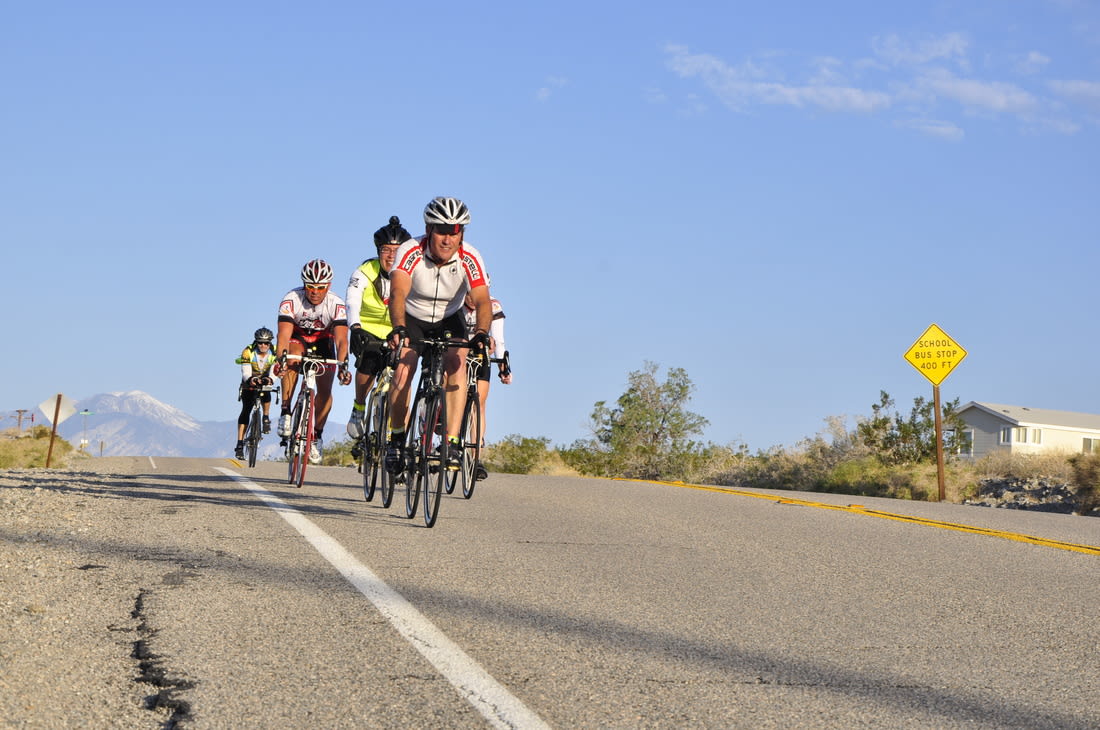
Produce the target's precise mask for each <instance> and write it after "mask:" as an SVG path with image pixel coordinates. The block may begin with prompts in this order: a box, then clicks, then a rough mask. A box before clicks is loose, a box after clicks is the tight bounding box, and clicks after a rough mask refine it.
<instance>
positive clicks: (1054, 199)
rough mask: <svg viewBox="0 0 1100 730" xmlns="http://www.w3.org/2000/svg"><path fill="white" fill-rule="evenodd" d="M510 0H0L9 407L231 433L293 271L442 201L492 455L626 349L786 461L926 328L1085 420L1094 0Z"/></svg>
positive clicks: (923, 390) (1097, 196) (1099, 32)
mask: <svg viewBox="0 0 1100 730" xmlns="http://www.w3.org/2000/svg"><path fill="white" fill-rule="evenodd" d="M525 5H527V4H523V3H495V2H471V3H463V4H457V5H456V4H454V3H434V2H429V3H405V4H401V3H388V4H377V3H358V2H321V3H311V4H303V3H292V2H262V3H261V2H230V3H225V2H218V3H214V2H193V3H186V4H174V5H169V4H166V3H144V2H128V3H127V2H110V1H109V0H108V1H105V2H102V3H94V4H93V3H77V2H42V3H5V4H3V5H0V38H2V40H0V89H2V90H3V91H2V92H0V93H2V94H3V99H2V106H0V170H2V172H0V240H2V241H3V247H2V248H3V253H2V254H0V256H2V259H0V260H2V262H3V268H2V270H3V272H4V275H5V279H6V287H5V288H6V291H7V294H8V296H7V301H8V305H7V306H8V312H9V315H8V316H9V321H10V322H11V323H12V325H11V326H10V327H9V331H8V350H7V351H8V354H9V357H8V358H7V360H6V365H5V366H4V372H5V377H4V378H3V379H2V381H0V410H12V409H15V408H24V407H34V406H35V404H37V403H39V402H41V401H42V400H44V399H45V398H47V397H49V396H50V395H52V394H53V393H56V392H58V391H62V392H64V393H65V394H66V395H69V396H70V397H73V398H74V399H80V398H85V397H88V396H91V395H93V394H96V393H100V392H108V391H118V390H132V389H138V390H144V391H146V392H148V393H150V394H151V395H153V396H154V397H156V398H158V399H160V400H162V401H164V402H167V403H169V404H171V405H174V406H176V407H179V408H182V409H183V410H185V411H187V412H188V413H190V414H191V415H193V416H195V417H196V418H198V419H200V420H231V419H234V418H235V417H236V412H237V407H238V406H237V403H236V400H235V395H236V378H237V370H236V366H235V365H234V364H233V358H234V357H235V356H236V355H237V353H238V352H239V350H240V348H241V346H243V345H244V344H245V343H246V342H247V341H248V339H249V338H250V336H251V332H252V331H253V330H254V329H255V328H256V327H259V326H261V325H267V326H274V322H275V316H276V309H277V306H278V303H279V300H280V298H281V296H282V294H283V293H284V292H286V291H287V290H288V289H290V288H291V287H293V286H295V285H297V275H298V270H299V269H300V267H301V265H302V264H303V263H304V262H305V261H306V260H308V259H310V258H313V257H323V258H325V259H327V260H328V261H330V262H331V263H332V264H333V265H334V267H335V268H336V272H337V283H338V285H339V286H338V289H341V290H342V289H343V287H344V286H345V283H346V280H347V277H348V276H349V275H350V273H351V271H352V269H353V268H354V266H356V265H357V264H358V263H359V262H360V261H361V260H362V259H364V258H366V257H367V256H368V255H373V246H372V244H371V234H372V233H373V231H374V230H375V229H376V228H378V227H379V226H381V225H383V224H384V223H385V222H386V220H387V219H388V217H389V216H390V215H394V214H396V215H399V216H400V217H401V219H402V220H403V221H404V222H405V223H406V224H408V227H409V229H410V230H411V231H413V232H414V233H419V232H422V223H421V217H420V216H421V211H422V210H423V207H424V204H425V203H426V202H427V201H428V200H429V199H430V198H431V197H433V196H435V195H454V196H457V197H460V198H462V199H463V200H465V201H466V202H467V203H468V204H469V206H470V209H471V211H472V215H473V221H472V223H471V225H470V226H469V229H468V231H467V239H468V240H469V241H470V242H471V243H473V244H474V245H476V246H477V247H478V248H479V249H480V250H481V251H482V253H483V254H484V255H485V259H486V263H487V266H488V269H489V271H490V273H491V275H492V277H493V284H494V286H493V290H494V293H495V295H496V296H497V297H498V298H500V299H501V301H502V302H503V304H504V307H505V311H506V313H507V315H508V317H507V341H508V345H509V349H510V350H511V352H512V355H513V359H514V367H515V382H514V383H513V384H512V385H511V386H508V387H504V386H500V385H499V384H497V386H496V387H495V388H494V391H493V396H492V398H491V401H490V408H491V413H490V420H489V428H490V434H489V437H490V440H496V439H498V438H500V437H502V436H504V435H506V434H509V433H520V434H523V435H526V436H546V437H548V438H550V439H551V441H552V443H554V444H568V443H570V442H572V441H573V440H574V439H577V438H583V437H586V436H588V435H589V431H588V429H587V423H588V416H589V414H590V413H591V411H592V407H593V404H594V403H595V402H596V401H598V400H608V401H613V400H614V399H615V398H617V397H618V396H619V395H620V394H621V393H622V392H623V390H624V388H625V387H626V382H627V375H628V373H629V372H630V371H633V370H638V369H640V368H642V367H643V366H644V364H645V362H646V361H652V362H655V363H657V364H658V365H660V366H661V367H662V373H663V372H664V370H663V368H667V367H682V368H684V369H686V370H687V372H688V374H689V376H690V377H691V378H692V380H693V381H694V383H695V385H696V387H697V390H696V393H695V398H694V400H693V402H692V404H691V408H692V409H693V410H695V411H696V412H698V413H700V414H702V415H703V416H705V417H706V418H707V419H709V421H710V426H709V427H708V429H707V431H706V433H705V434H704V437H705V438H706V439H708V440H711V441H714V442H718V443H727V442H732V441H743V442H744V443H746V444H748V446H749V447H750V448H751V449H753V450H756V449H764V448H768V447H770V446H772V445H777V444H787V445H790V444H793V443H795V442H797V441H799V440H800V439H802V438H804V437H807V436H812V435H813V434H815V433H817V432H819V431H820V430H821V429H822V428H823V426H824V419H825V418H826V417H829V416H836V415H846V416H849V417H852V418H854V417H855V416H857V415H864V414H869V413H870V406H871V404H872V403H874V402H876V401H877V400H878V394H879V391H880V390H886V391H888V392H889V393H890V394H891V395H893V396H894V397H895V399H897V401H898V402H899V404H901V405H902V406H903V408H904V409H905V410H906V411H907V410H908V405H909V404H911V402H912V399H913V398H914V397H915V396H918V395H920V396H926V397H930V396H931V385H929V384H928V383H927V381H925V380H924V378H923V377H921V375H920V374H919V373H917V371H916V370H914V369H913V368H912V367H911V366H910V365H909V364H908V363H907V362H905V360H904V359H903V355H904V353H905V351H906V350H907V349H908V348H909V346H910V345H911V344H912V343H913V341H914V340H915V339H916V338H917V336H918V335H920V334H921V332H923V331H924V329H925V328H926V327H927V326H928V325H929V324H931V323H933V322H935V323H937V324H939V325H940V326H941V327H942V328H943V329H944V330H946V331H947V332H948V333H949V334H950V335H952V336H953V337H954V338H955V339H956V340H957V341H958V342H959V343H960V344H961V345H962V346H963V347H965V348H966V349H967V350H968V352H969V355H968V357H967V358H966V359H965V360H964V361H963V363H962V364H961V365H960V366H959V368H958V369H957V370H956V371H955V372H954V373H953V374H952V375H951V377H949V378H948V379H947V380H946V381H945V382H944V384H943V386H942V392H943V397H944V398H945V399H952V398H955V397H959V398H961V399H962V401H963V402H967V401H969V400H979V401H991V402H998V403H1010V404H1015V405H1025V406H1032V407H1037V408H1051V409H1058V410H1073V411H1084V412H1091V413H1100V389H1098V388H1097V386H1096V367H1097V362H1098V361H1100V339H1098V338H1097V336H1096V312H1097V303H1096V297H1095V292H1096V289H1097V287H1096V283H1095V282H1096V278H1097V273H1098V269H1100V267H1098V264H1100V253H1098V251H1100V246H1098V243H1100V241H1098V238H1100V236H1098V234H1100V205H1098V203H1097V201H1098V200H1100V175H1098V174H1097V171H1098V168H1100V165H1098V163H1100V154H1098V153H1100V145H1098V131H1100V5H1098V4H1097V3H1095V2H1084V1H1081V2H1075V1H1074V0H1003V1H988V2H981V1H967V2H961V1H960V2H940V1H936V0H933V1H932V2H927V3H882V2H869V1H868V2H859V1H853V0H838V1H837V2H832V3H805V2H782V1H778V2H777V1H774V0H769V2H685V3H678V4H676V5H675V6H671V5H668V6H663V7H662V6H654V7H647V6H646V4H644V3H643V4H638V3H626V2H606V3H591V2H585V3H579V2H573V1H572V0H566V1H564V2H556V3H553V4H538V5H535V6H532V7H525ZM17 312H22V314H21V315H20V317H18V318H14V314H15V313H17ZM12 355H14V357H13V356H12ZM350 391H351V389H350V388H344V389H338V393H337V399H336V406H335V409H336V410H335V416H334V417H335V418H337V419H339V420H341V421H342V420H344V419H345V418H346V411H348V410H349V409H350V404H351V392H350ZM91 425H92V424H91V423H89V426H90V427H91Z"/></svg>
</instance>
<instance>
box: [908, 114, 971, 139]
mask: <svg viewBox="0 0 1100 730" xmlns="http://www.w3.org/2000/svg"><path fill="white" fill-rule="evenodd" d="M897 125H898V126H899V127H904V128H907V129H915V130H917V131H918V132H921V133H922V134H927V135H930V136H932V137H938V138H939V139H945V140H947V141H949V142H959V141H961V140H962V138H963V137H964V136H966V133H965V132H964V131H963V130H962V128H961V127H959V126H958V125H957V124H955V123H954V122H945V121H941V120H936V119H908V120H905V121H900V122H898V123H897Z"/></svg>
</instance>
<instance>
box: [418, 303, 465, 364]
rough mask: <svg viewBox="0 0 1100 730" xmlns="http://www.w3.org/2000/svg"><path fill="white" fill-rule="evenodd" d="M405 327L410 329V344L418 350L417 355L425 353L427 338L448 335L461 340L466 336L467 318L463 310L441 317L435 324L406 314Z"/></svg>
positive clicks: (441, 337) (440, 337) (439, 337)
mask: <svg viewBox="0 0 1100 730" xmlns="http://www.w3.org/2000/svg"><path fill="white" fill-rule="evenodd" d="M405 328H406V329H407V330H408V331H409V342H408V346H409V347H410V348H412V349H413V350H416V354H417V357H419V356H420V355H422V354H423V353H424V340H425V339H436V340H438V339H443V338H444V337H448V338H450V339H459V340H461V339H465V338H466V320H465V318H464V317H463V316H462V312H455V313H454V314H452V315H451V316H450V317H446V318H444V319H441V320H440V321H438V322H436V323H434V324H432V323H431V322H422V321H421V320H419V319H416V318H415V317H409V316H406V317H405Z"/></svg>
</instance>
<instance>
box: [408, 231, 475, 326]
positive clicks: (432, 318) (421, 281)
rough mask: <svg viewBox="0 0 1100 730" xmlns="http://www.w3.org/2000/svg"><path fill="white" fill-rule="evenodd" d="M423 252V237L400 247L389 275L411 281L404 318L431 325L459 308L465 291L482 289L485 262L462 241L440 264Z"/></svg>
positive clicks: (425, 246)
mask: <svg viewBox="0 0 1100 730" xmlns="http://www.w3.org/2000/svg"><path fill="white" fill-rule="evenodd" d="M427 249H428V242H427V237H426V236H425V237H421V238H419V239H410V240H408V241H406V242H405V243H403V244H401V248H399V249H397V258H396V259H395V260H394V264H393V268H392V269H390V272H391V273H392V272H394V271H403V272H405V273H406V274H408V275H409V278H410V279H412V286H411V287H410V289H409V295H408V297H407V298H406V300H405V311H406V312H407V313H408V315H409V316H410V317H415V318H416V319H419V320H421V321H423V322H428V323H430V324H435V323H436V322H439V321H440V320H443V319H445V318H446V317H448V316H450V315H452V314H455V313H456V312H458V310H459V309H461V308H462V299H463V297H465V296H466V290H467V289H474V288H477V287H479V286H485V283H486V275H485V263H484V262H483V261H482V259H481V254H480V253H479V252H478V250H477V249H476V248H474V247H473V246H471V245H469V244H468V243H465V242H464V243H463V244H462V245H461V246H459V247H458V250H457V251H456V252H455V255H454V256H452V257H451V259H450V260H449V261H447V262H446V263H444V264H442V265H439V264H436V263H435V262H434V261H432V259H431V257H430V256H428V254H427Z"/></svg>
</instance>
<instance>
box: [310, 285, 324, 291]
mask: <svg viewBox="0 0 1100 730" xmlns="http://www.w3.org/2000/svg"><path fill="white" fill-rule="evenodd" d="M328 286H329V285H328V284H306V291H324V290H325V289H328Z"/></svg>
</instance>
